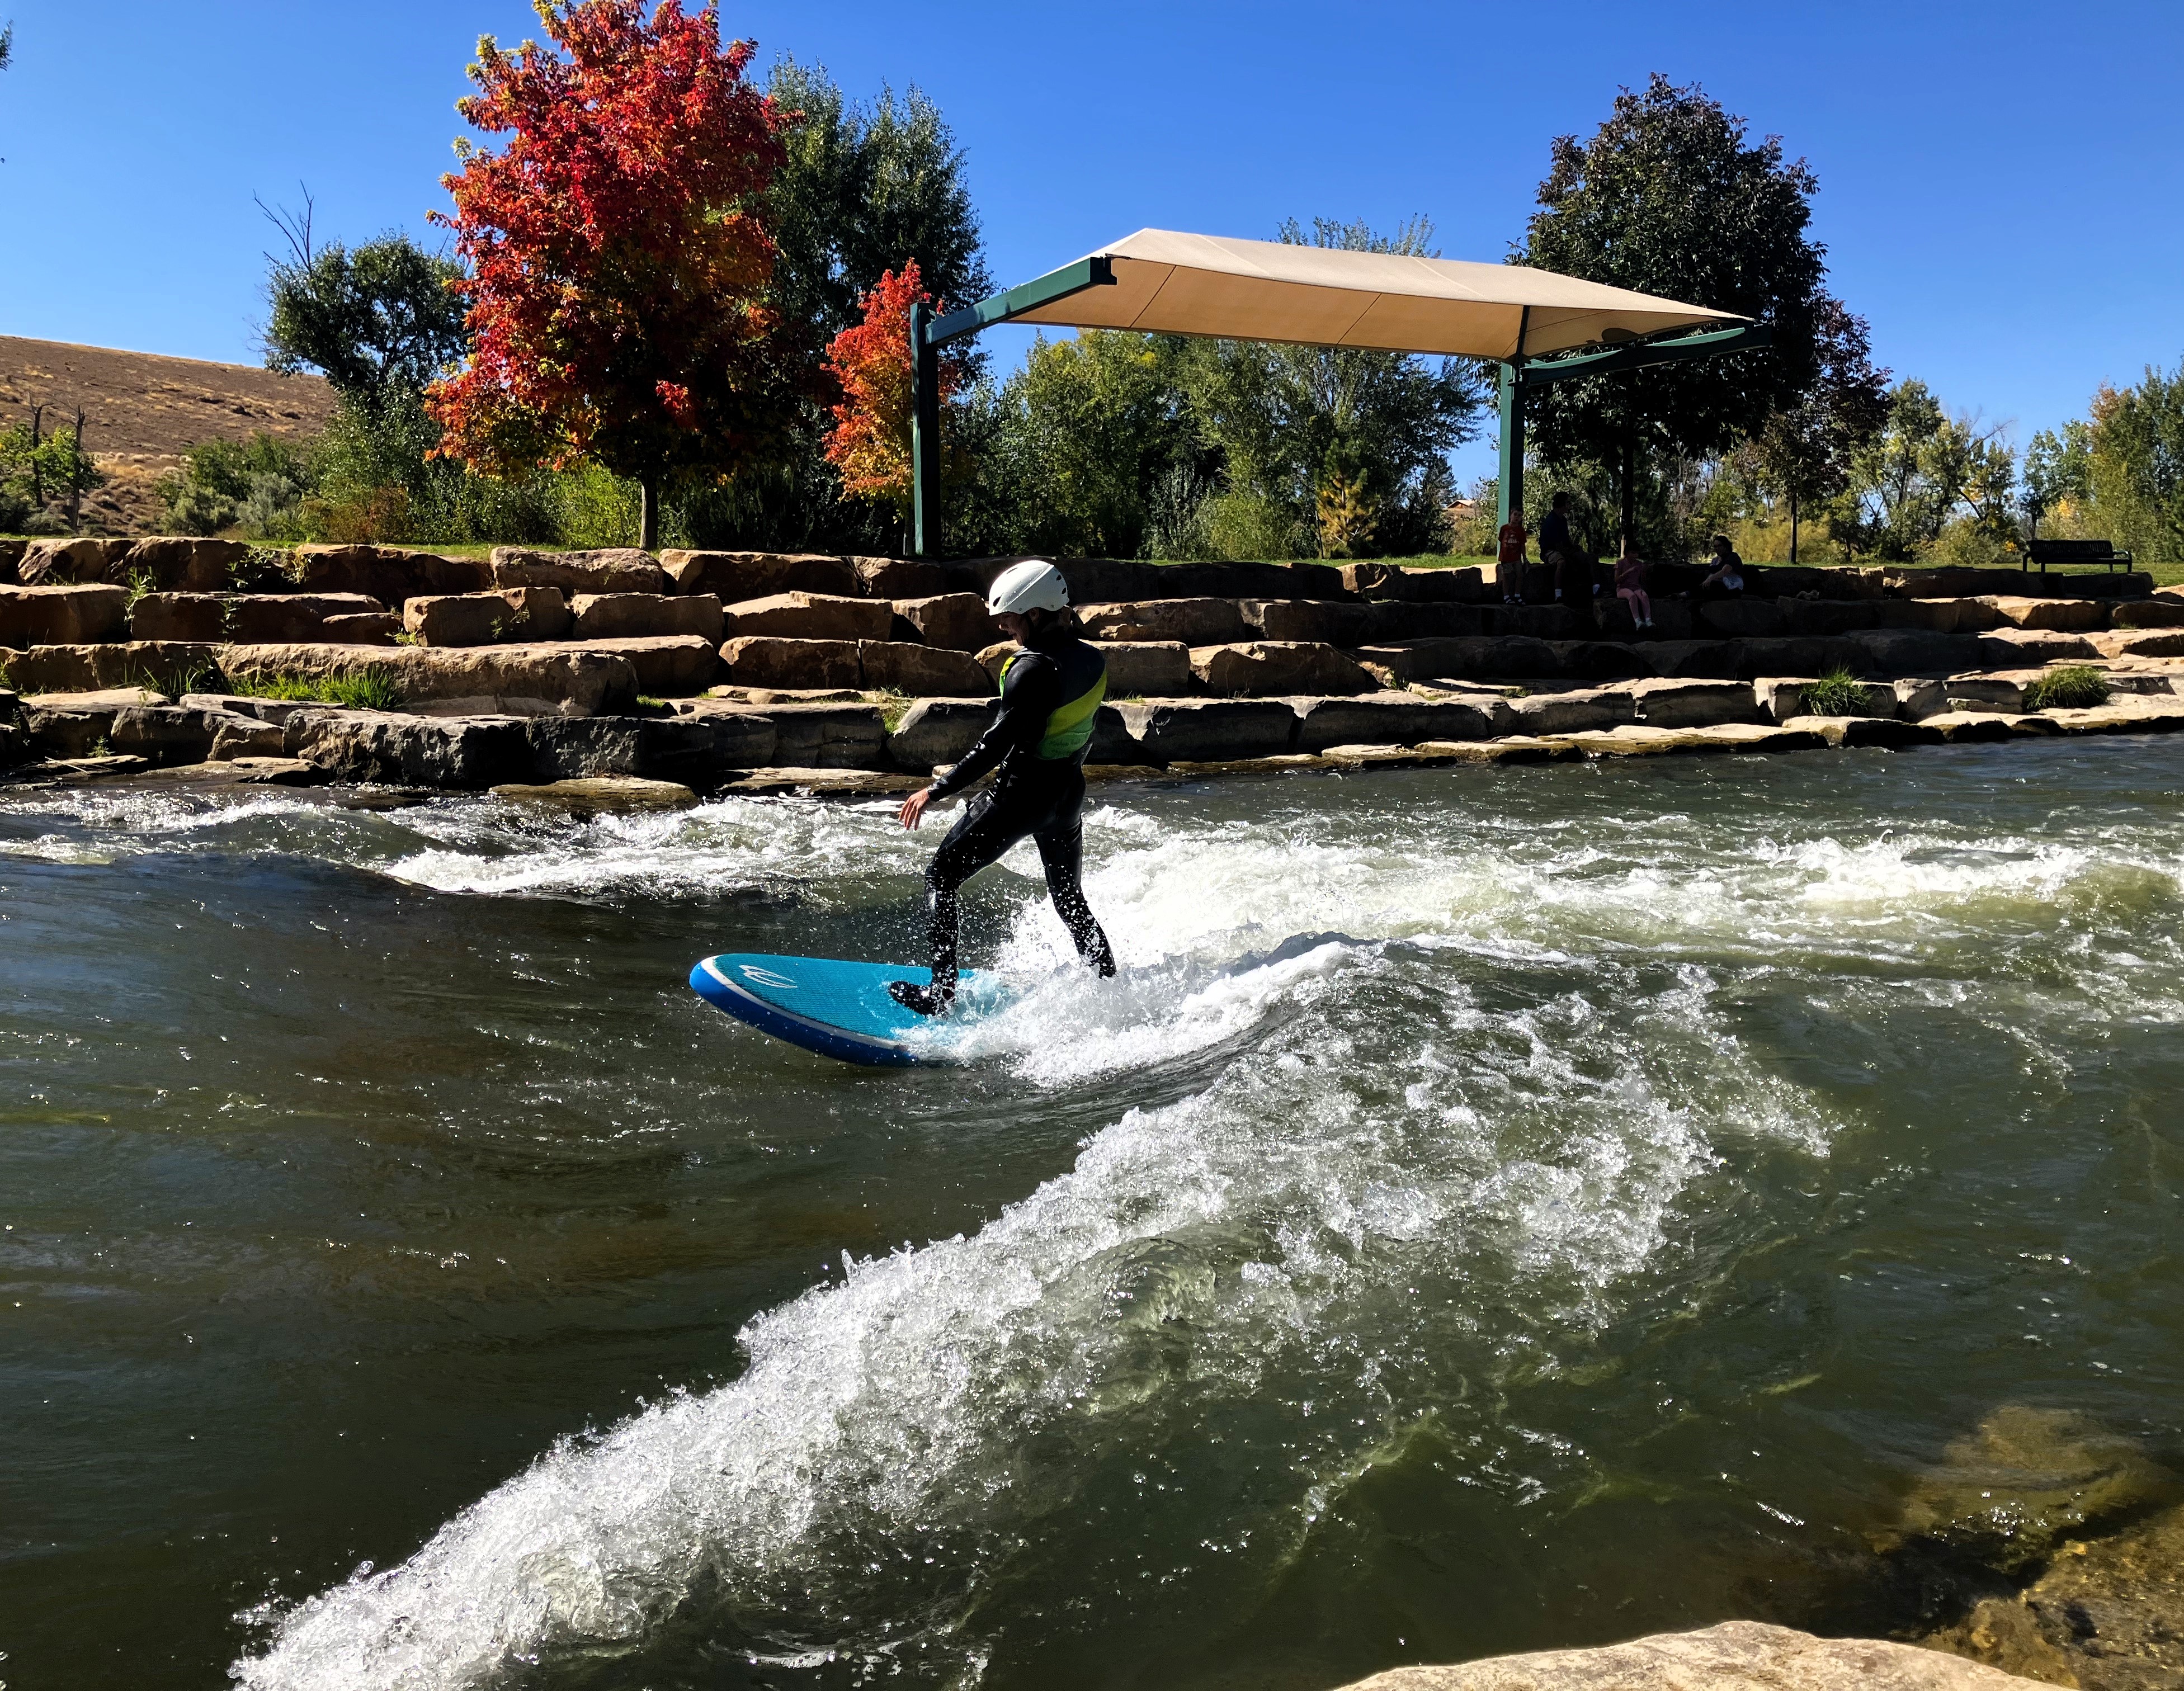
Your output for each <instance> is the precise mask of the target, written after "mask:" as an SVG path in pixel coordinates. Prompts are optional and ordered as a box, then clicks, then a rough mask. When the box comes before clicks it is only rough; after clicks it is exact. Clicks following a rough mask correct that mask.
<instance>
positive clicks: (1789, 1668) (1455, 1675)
mask: <svg viewBox="0 0 2184 1691" xmlns="http://www.w3.org/2000/svg"><path fill="white" fill-rule="evenodd" d="M2027 1683H2030V1682H2028V1681H2026V1680H2023V1679H2020V1678H2018V1677H2016V1676H2015V1675H2014V1674H2009V1673H2004V1672H2002V1671H2001V1670H2000V1669H1998V1668H1993V1667H1988V1666H1984V1665H1982V1664H1981V1663H1979V1662H1975V1661H1967V1660H1964V1659H1963V1658H1962V1657H1959V1656H1953V1655H1943V1654H1942V1652H1941V1651H1939V1650H1935V1649H1921V1648H1919V1646H1918V1645H1916V1644H1890V1643H1886V1642H1884V1641H1882V1640H1881V1639H1879V1638H1814V1636H1813V1635H1812V1634H1811V1633H1800V1632H1795V1631H1792V1630H1791V1628H1790V1627H1772V1626H1768V1625H1766V1624H1764V1623H1763V1622H1761V1621H1723V1622H1721V1623H1720V1624H1719V1626H1713V1627H1707V1628H1705V1629H1704V1630H1703V1631H1702V1632H1695V1633H1654V1634H1652V1636H1650V1637H1648V1638H1634V1639H1632V1640H1631V1641H1630V1643H1629V1644H1607V1645H1604V1646H1602V1647H1599V1648H1596V1649H1568V1650H1538V1651H1534V1652H1531V1653H1529V1654H1527V1655H1497V1656H1488V1657H1485V1658H1484V1659H1482V1660H1478V1661H1467V1662H1461V1663H1458V1664H1457V1665H1456V1666H1450V1667H1398V1668H1393V1669H1390V1671H1389V1672H1385V1673H1376V1674H1374V1675H1373V1677H1371V1678H1370V1679H1361V1680H1358V1681H1357V1682H1356V1683H1354V1684H1352V1685H1351V1686H1349V1687H1348V1688H1346V1691H2025V1686H2026V1684H2027Z"/></svg>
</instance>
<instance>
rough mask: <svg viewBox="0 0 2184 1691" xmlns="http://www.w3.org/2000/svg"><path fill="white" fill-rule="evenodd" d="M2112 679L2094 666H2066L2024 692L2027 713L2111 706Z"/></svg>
mask: <svg viewBox="0 0 2184 1691" xmlns="http://www.w3.org/2000/svg"><path fill="white" fill-rule="evenodd" d="M2109 691H2110V689H2109V678H2108V676H2106V675H2104V674H2103V673H2102V671H2100V670H2097V669H2095V668H2094V667H2093V666H2092V665H2091V664H2065V665H2063V666H2062V668H2060V669H2058V670H2048V673H2047V674H2046V675H2044V676H2040V677H2039V678H2038V679H2037V680H2036V681H2033V683H2032V684H2031V686H2030V687H2026V688H2025V709H2027V710H2090V709H2092V708H2093V707H2094V706H2095V705H2097V704H2107V703H2108V702H2109Z"/></svg>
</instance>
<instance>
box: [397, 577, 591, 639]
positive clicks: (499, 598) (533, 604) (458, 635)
mask: <svg viewBox="0 0 2184 1691" xmlns="http://www.w3.org/2000/svg"><path fill="white" fill-rule="evenodd" d="M569 624H570V616H569V602H568V599H567V598H566V596H565V595H564V594H563V592H561V590H560V588H559V587H509V588H505V589H504V590H503V591H501V592H493V593H447V594H440V595H436V596H434V597H432V598H415V599H410V600H408V601H406V602H405V603H404V605H403V607H402V626H403V628H404V631H406V632H408V633H409V634H413V635H415V637H416V640H417V643H418V644H419V645H421V646H497V645H503V644H509V643H513V642H518V641H537V640H565V639H566V638H567V637H568V635H569Z"/></svg>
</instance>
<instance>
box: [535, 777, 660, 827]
mask: <svg viewBox="0 0 2184 1691" xmlns="http://www.w3.org/2000/svg"><path fill="white" fill-rule="evenodd" d="M493 797H494V798H505V799H507V800H508V801H509V802H510V804H542V805H548V806H550V807H552V808H553V809H557V810H565V811H567V812H568V813H569V815H570V816H571V818H572V819H573V820H577V821H579V822H582V821H588V820H591V818H593V816H600V815H606V816H616V815H625V814H627V813H628V812H631V811H643V810H687V809H689V808H690V806H692V805H693V804H696V803H697V802H698V795H697V794H696V793H693V792H692V791H691V790H690V789H689V788H688V787H685V786H683V785H682V783H681V782H673V781H648V780H646V779H645V778H644V777H643V776H634V775H600V776H577V777H574V778H571V779H569V780H565V781H554V782H548V783H546V784H545V785H543V786H538V785H530V784H525V785H515V784H510V785H508V786H504V787H494V788H493Z"/></svg>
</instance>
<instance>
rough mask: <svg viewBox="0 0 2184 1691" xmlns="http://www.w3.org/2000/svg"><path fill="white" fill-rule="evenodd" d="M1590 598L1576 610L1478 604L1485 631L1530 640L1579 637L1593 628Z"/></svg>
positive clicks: (1570, 607) (1565, 606) (1563, 606)
mask: <svg viewBox="0 0 2184 1691" xmlns="http://www.w3.org/2000/svg"><path fill="white" fill-rule="evenodd" d="M1593 603H1594V602H1593V601H1592V600H1590V599H1588V600H1586V601H1585V606H1584V609H1582V610H1580V609H1579V608H1578V607H1577V606H1575V605H1568V604H1552V603H1546V604H1490V605H1484V606H1481V607H1480V609H1479V615H1480V616H1481V617H1482V618H1483V619H1484V627H1483V628H1482V630H1481V631H1482V632H1484V633H1486V634H1521V635H1524V636H1525V637H1528V638H1530V639H1534V640H1582V639H1584V638H1585V637H1587V636H1588V635H1591V634H1593V633H1595V632H1596V629H1595V627H1594V626H1593V621H1592V607H1593Z"/></svg>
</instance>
